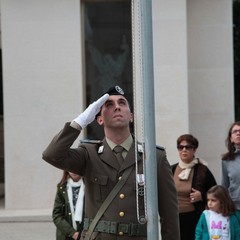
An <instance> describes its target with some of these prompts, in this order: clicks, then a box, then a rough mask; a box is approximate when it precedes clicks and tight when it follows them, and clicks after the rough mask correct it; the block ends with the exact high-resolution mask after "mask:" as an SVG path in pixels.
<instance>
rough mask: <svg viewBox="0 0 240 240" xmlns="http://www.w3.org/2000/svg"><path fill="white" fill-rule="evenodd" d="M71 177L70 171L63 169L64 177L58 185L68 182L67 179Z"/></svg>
mask: <svg viewBox="0 0 240 240" xmlns="http://www.w3.org/2000/svg"><path fill="white" fill-rule="evenodd" d="M69 178H70V175H69V172H67V171H65V170H63V175H62V179H61V180H60V182H59V183H58V184H57V186H58V187H60V186H62V185H63V184H64V183H66V182H67V180H68V179H69Z"/></svg>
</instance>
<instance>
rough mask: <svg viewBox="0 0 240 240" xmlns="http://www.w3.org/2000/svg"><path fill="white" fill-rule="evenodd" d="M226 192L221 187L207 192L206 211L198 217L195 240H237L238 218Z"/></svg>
mask: <svg viewBox="0 0 240 240" xmlns="http://www.w3.org/2000/svg"><path fill="white" fill-rule="evenodd" d="M235 213H236V207H235V205H234V203H233V201H232V199H231V197H230V196H229V193H228V190H227V189H226V188H225V187H224V186H221V185H216V186H213V187H212V188H210V189H209V190H208V192H207V210H204V211H203V213H202V214H201V216H200V219H199V221H198V224H197V227H196V236H195V240H209V239H221V240H239V239H240V218H239V219H238V217H237V215H236V214H235Z"/></svg>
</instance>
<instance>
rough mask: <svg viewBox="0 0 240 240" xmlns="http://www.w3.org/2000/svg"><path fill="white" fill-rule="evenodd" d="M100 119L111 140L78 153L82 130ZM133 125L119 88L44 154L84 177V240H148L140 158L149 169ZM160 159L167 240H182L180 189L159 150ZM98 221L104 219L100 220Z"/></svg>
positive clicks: (163, 227) (160, 206)
mask: <svg viewBox="0 0 240 240" xmlns="http://www.w3.org/2000/svg"><path fill="white" fill-rule="evenodd" d="M94 119H96V120H97V122H98V124H99V125H100V126H102V127H103V130H104V134H105V138H104V139H103V140H102V141H85V142H83V143H82V144H80V145H79V146H78V148H72V147H71V146H72V144H73V143H74V141H75V140H76V139H77V137H78V136H79V134H80V133H81V130H82V129H84V128H85V127H86V126H87V125H88V124H90V123H91V122H93V121H94ZM131 122H133V114H132V113H131V110H130V106H129V102H128V100H127V99H126V97H125V95H124V91H123V90H122V89H121V88H120V87H119V86H114V87H112V88H110V89H109V90H108V91H107V92H106V93H105V94H104V95H103V96H102V97H100V98H99V99H98V100H97V101H95V102H93V103H92V104H90V105H89V106H88V107H87V109H86V110H85V111H84V112H83V113H81V114H80V115H79V116H78V117H77V118H75V119H74V120H73V121H72V122H71V123H66V124H65V126H64V128H63V129H62V130H61V131H60V133H59V134H57V135H56V136H55V137H54V138H53V140H52V141H51V143H50V144H49V145H48V147H47V148H46V150H45V151H44V152H43V159H44V160H45V161H46V162H48V163H50V164H52V165H53V166H55V167H58V168H61V169H65V170H68V171H71V172H75V173H76V174H79V175H81V176H83V177H84V180H85V184H86V188H85V203H86V207H85V219H84V230H83V232H82V239H84V238H85V236H87V237H89V236H91V234H92V236H93V239H95V240H118V239H122V240H128V239H129V240H130V239H131V240H146V239H147V222H146V220H147V219H146V218H145V213H144V207H145V202H144V199H143V197H144V193H143V192H142V191H138V190H139V189H140V187H142V185H143V184H144V183H145V182H144V178H143V177H142V178H141V179H140V178H137V177H136V159H135V156H136V158H137V166H138V168H139V169H143V164H144V162H143V157H144V156H143V154H142V148H141V146H140V147H139V145H137V146H136V153H137V155H135V142H134V138H133V136H132V134H131V132H130V126H129V125H130V123H131ZM120 150H121V151H120ZM156 158H157V159H156V160H157V179H156V181H157V187H158V212H159V216H160V225H161V236H162V240H179V239H180V238H179V222H178V203H177V194H176V188H175V184H174V181H173V176H172V172H171V167H170V164H169V162H168V161H167V158H166V152H165V150H164V149H163V148H158V147H156ZM126 172H127V173H129V176H128V178H126V182H125V183H124V185H123V186H122V188H121V190H120V191H119V192H118V194H117V195H116V196H115V197H114V198H113V199H112V200H111V201H109V203H108V207H107V208H106V209H104V211H101V214H100V213H99V209H100V208H101V207H102V206H103V205H102V204H103V203H104V204H105V203H106V202H105V199H106V198H107V197H108V196H109V194H110V193H112V192H111V190H112V189H114V186H115V185H116V184H117V183H118V182H119V181H120V180H122V181H123V179H124V177H122V176H124V175H125V174H124V173H126ZM141 175H143V174H142V173H141V174H140V175H138V176H141ZM122 178H123V179H122ZM136 183H137V184H138V186H136ZM136 193H137V194H138V196H136ZM137 198H138V200H139V201H138V202H137ZM101 209H102V208H101ZM138 211H139V212H138ZM96 215H97V216H100V217H98V218H97V220H96V218H95V217H96ZM138 217H139V218H138ZM139 221H140V222H141V223H139ZM91 222H94V223H96V227H95V226H94V227H92V226H93V225H92V224H91ZM92 230H93V231H92Z"/></svg>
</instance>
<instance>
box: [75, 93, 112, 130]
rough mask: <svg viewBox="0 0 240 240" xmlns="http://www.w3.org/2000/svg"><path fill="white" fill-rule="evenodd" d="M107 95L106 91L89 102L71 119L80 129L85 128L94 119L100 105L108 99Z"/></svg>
mask: <svg viewBox="0 0 240 240" xmlns="http://www.w3.org/2000/svg"><path fill="white" fill-rule="evenodd" d="M108 97H109V94H108V93H106V94H104V95H103V96H102V97H100V98H99V99H98V100H97V101H95V102H93V103H91V104H90V105H89V106H88V108H87V109H86V110H85V111H84V112H83V113H81V114H80V115H79V116H78V117H76V118H75V119H74V120H73V121H74V122H76V123H77V124H79V125H80V127H81V128H82V129H83V128H85V127H86V126H87V125H88V124H90V123H91V122H92V121H93V120H94V119H95V116H96V115H97V114H98V113H99V111H100V109H101V107H102V105H103V104H104V103H105V102H106V101H107V100H108Z"/></svg>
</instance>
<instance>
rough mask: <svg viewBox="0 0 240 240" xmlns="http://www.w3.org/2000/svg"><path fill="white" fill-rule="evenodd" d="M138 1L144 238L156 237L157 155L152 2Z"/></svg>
mask: <svg viewBox="0 0 240 240" xmlns="http://www.w3.org/2000/svg"><path fill="white" fill-rule="evenodd" d="M140 2H141V24H142V31H141V34H142V36H141V37H142V67H143V69H142V75H143V96H144V100H143V106H144V107H143V109H144V110H143V112H144V113H143V114H144V142H145V157H146V195H147V196H146V200H147V218H148V219H147V237H148V239H150V240H158V239H159V221H158V211H157V209H158V194H157V193H158V189H157V161H156V159H157V156H156V136H155V104H154V77H153V75H154V74H153V38H152V1H151V0H142V1H140Z"/></svg>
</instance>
